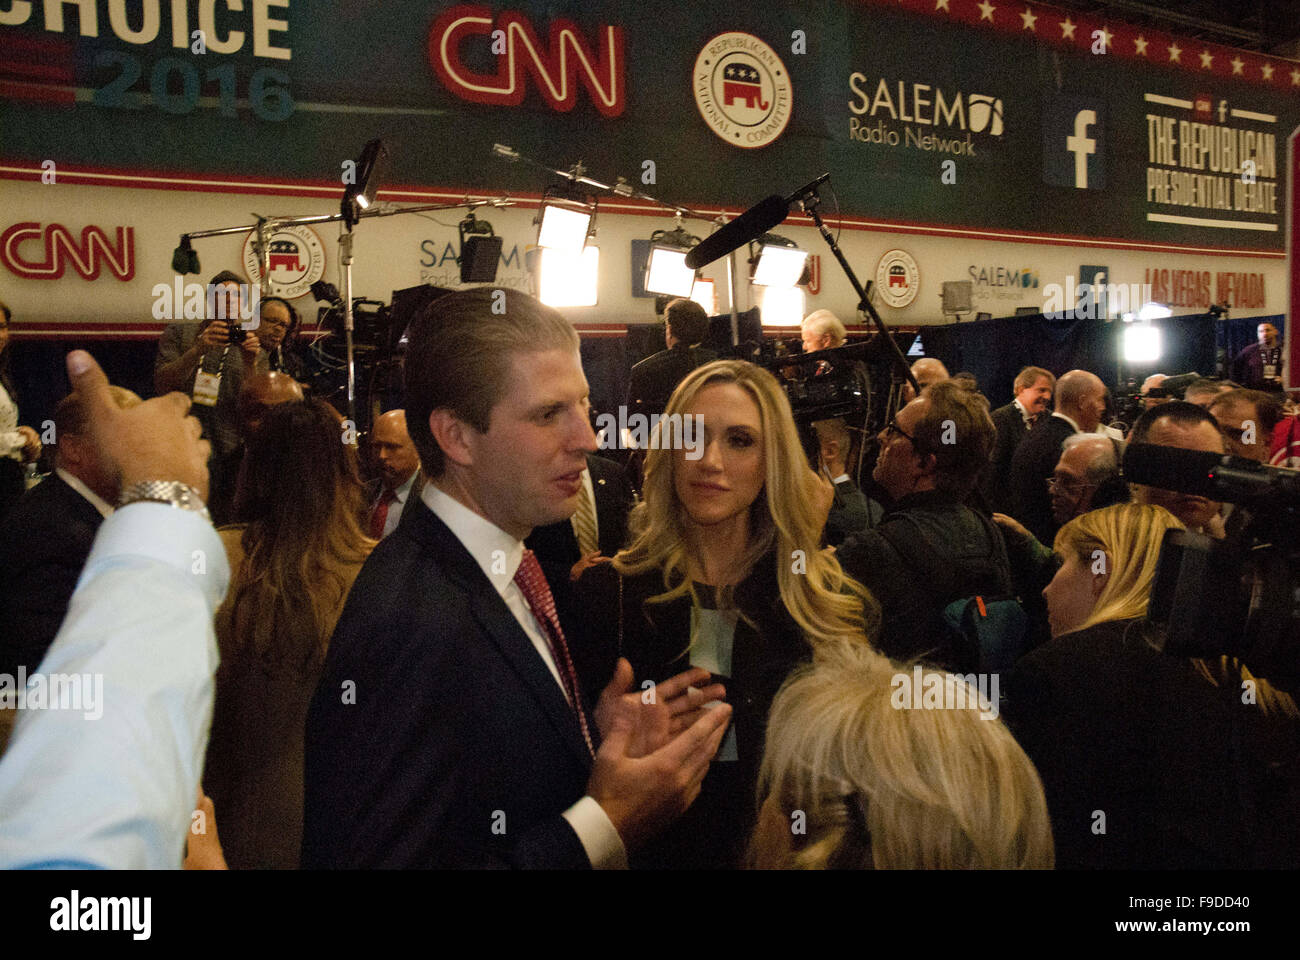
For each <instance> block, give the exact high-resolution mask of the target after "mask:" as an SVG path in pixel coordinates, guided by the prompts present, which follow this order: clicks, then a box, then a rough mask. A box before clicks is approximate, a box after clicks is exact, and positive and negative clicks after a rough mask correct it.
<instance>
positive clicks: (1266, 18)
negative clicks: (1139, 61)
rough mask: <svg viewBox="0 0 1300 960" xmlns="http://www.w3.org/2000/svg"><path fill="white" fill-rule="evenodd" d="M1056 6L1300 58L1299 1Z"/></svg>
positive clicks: (1078, 1)
mask: <svg viewBox="0 0 1300 960" xmlns="http://www.w3.org/2000/svg"><path fill="white" fill-rule="evenodd" d="M1052 6H1055V7H1060V8H1062V9H1065V10H1077V11H1079V12H1081V13H1089V14H1093V15H1095V16H1102V17H1104V16H1113V17H1115V18H1116V19H1119V20H1124V21H1126V22H1128V23H1132V24H1136V25H1140V26H1149V27H1153V28H1155V29H1158V30H1167V31H1169V32H1170V33H1176V34H1178V35H1180V36H1187V37H1193V38H1195V39H1198V40H1205V41H1207V42H1211V43H1222V44H1225V45H1227V46H1232V47H1240V48H1242V49H1244V50H1256V51H1259V52H1261V53H1271V54H1276V55H1278V56H1289V57H1296V56H1300V49H1298V48H1300V0H1150V2H1147V0H1052Z"/></svg>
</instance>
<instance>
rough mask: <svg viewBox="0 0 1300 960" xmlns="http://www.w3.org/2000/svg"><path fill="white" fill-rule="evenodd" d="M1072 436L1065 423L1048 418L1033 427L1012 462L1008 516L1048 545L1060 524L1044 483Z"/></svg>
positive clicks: (1072, 429)
mask: <svg viewBox="0 0 1300 960" xmlns="http://www.w3.org/2000/svg"><path fill="white" fill-rule="evenodd" d="M1074 432H1075V431H1074V427H1072V426H1070V424H1069V422H1068V421H1066V420H1063V419H1061V418H1060V417H1047V418H1046V419H1044V420H1041V421H1039V422H1038V423H1036V424H1034V429H1032V430H1030V431H1029V436H1027V437H1025V439H1024V440H1023V441H1022V442H1021V444H1020V446H1019V447H1018V448H1017V449H1016V452H1015V455H1014V456H1013V457H1012V458H1011V475H1010V477H1009V478H1008V479H1009V483H1008V486H1009V487H1010V491H1011V515H1012V516H1013V517H1015V518H1016V519H1017V520H1019V521H1020V522H1021V523H1023V524H1024V525H1025V526H1026V527H1028V528H1029V532H1030V533H1032V534H1033V535H1034V536H1035V537H1037V538H1038V539H1039V540H1040V541H1042V542H1043V543H1045V544H1049V545H1050V544H1051V543H1052V541H1053V540H1055V539H1056V531H1057V530H1059V529H1060V524H1058V523H1057V522H1056V520H1055V519H1054V518H1053V517H1052V498H1051V496H1050V495H1049V494H1048V492H1047V481H1048V480H1049V479H1050V478H1051V476H1052V474H1053V473H1054V472H1055V471H1056V464H1057V463H1058V462H1059V461H1060V459H1061V444H1063V443H1065V440H1066V438H1067V437H1069V436H1072V435H1073V434H1074Z"/></svg>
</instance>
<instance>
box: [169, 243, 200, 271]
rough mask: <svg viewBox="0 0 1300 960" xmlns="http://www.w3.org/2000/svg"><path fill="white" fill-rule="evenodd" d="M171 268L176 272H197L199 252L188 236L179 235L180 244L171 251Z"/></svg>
mask: <svg viewBox="0 0 1300 960" xmlns="http://www.w3.org/2000/svg"><path fill="white" fill-rule="evenodd" d="M172 269H173V270H175V271H176V272H177V273H182V274H184V273H198V272H199V252H198V251H197V250H195V249H194V245H193V244H192V243H191V242H190V238H189V237H188V236H184V235H182V236H181V242H180V246H178V247H177V248H176V249H175V250H173V251H172Z"/></svg>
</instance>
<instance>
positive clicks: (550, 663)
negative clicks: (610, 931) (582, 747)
mask: <svg viewBox="0 0 1300 960" xmlns="http://www.w3.org/2000/svg"><path fill="white" fill-rule="evenodd" d="M420 499H421V500H423V501H424V504H425V506H427V507H428V508H429V509H430V510H432V511H433V513H434V515H435V516H436V517H437V518H438V519H439V520H441V521H442V522H443V523H445V524H446V525H447V528H448V529H449V530H451V532H452V534H453V535H454V536H455V537H456V539H457V540H459V541H460V542H461V545H462V546H464V548H465V549H466V550H468V551H469V554H470V556H471V557H473V558H474V561H475V562H476V563H477V564H478V565H479V568H480V569H481V570H482V571H483V575H484V576H485V577H487V578H488V580H489V581H490V582H491V584H492V586H494V587H495V588H496V591H497V593H498V594H500V595H501V599H502V600H504V601H505V604H506V606H507V607H509V608H510V612H511V614H513V615H514V618H515V620H516V621H518V623H519V626H520V627H521V628H522V629H523V631H524V633H525V634H526V635H527V636H528V639H529V640H530V641H532V644H533V649H535V650H536V651H537V655H538V656H539V657H541V658H542V662H543V663H545V664H546V669H548V670H549V671H550V672H551V676H552V677H554V678H555V683H556V684H557V685H558V686H559V688H560V691H561V692H562V693H564V697H565V699H566V700H567V699H568V693H567V692H565V691H564V684H563V683H562V682H561V681H560V671H559V669H558V668H557V667H556V665H555V658H554V657H552V656H551V647H550V644H549V643H547V641H546V637H545V635H544V634H543V633H542V628H541V627H540V625H539V624H538V623H537V618H536V617H534V616H533V611H532V610H531V609H530V608H529V606H528V601H527V600H526V599H525V598H524V594H523V591H522V590H520V589H519V585H518V584H516V583H515V572H516V571H517V570H518V569H519V564H520V562H522V560H523V557H524V542H523V541H522V540H516V539H515V538H514V537H512V536H511V535H510V534H508V533H506V532H505V531H504V530H502V529H501V528H500V527H498V526H497V525H496V524H494V523H492V522H491V521H490V520H487V519H486V518H484V517H481V516H479V515H478V514H477V513H475V512H474V511H473V510H471V509H470V508H469V507H467V506H465V505H464V504H463V503H461V502H460V501H459V500H456V499H455V498H454V497H452V496H450V495H449V494H447V493H445V492H443V490H442V489H441V488H439V487H438V485H437V483H435V482H432V481H430V482H429V483H426V484H425V485H424V490H423V491H422V492H421V494H420ZM562 815H563V817H564V819H565V820H567V821H568V822H569V826H571V827H572V828H573V832H574V833H576V834H577V835H578V839H579V840H580V841H581V842H582V847H583V849H584V850H585V851H586V852H587V859H588V860H590V861H591V865H592V867H594V868H595V869H597V870H602V869H626V868H627V850H626V848H625V847H624V846H623V840H622V838H621V837H620V836H619V835H618V831H617V830H616V829H615V828H614V824H613V823H612V822H611V821H610V819H609V816H608V815H607V814H606V813H605V811H604V810H603V809H602V808H601V806H600V804H599V803H597V802H596V801H595V800H594V799H592V798H591V797H583V798H582V799H581V800H579V801H578V802H577V803H575V804H574V805H573V806H571V807H569V809H568V810H565V811H564V813H563V814H562Z"/></svg>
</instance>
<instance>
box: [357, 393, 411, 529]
mask: <svg viewBox="0 0 1300 960" xmlns="http://www.w3.org/2000/svg"><path fill="white" fill-rule="evenodd" d="M370 453H371V455H372V456H373V457H374V462H375V467H376V468H377V469H378V471H379V494H378V496H376V497H375V499H374V502H373V503H372V504H371V506H370V530H369V533H370V535H371V536H372V537H374V538H375V539H376V540H382V539H383V538H384V537H386V536H388V535H389V534H390V533H392V532H393V531H394V530H396V529H397V522H398V521H399V520H400V519H401V518H402V508H403V507H405V506H406V501H407V500H408V499H409V498H410V496H411V491H412V490H414V491H415V492H416V493H417V494H418V493H419V492H420V488H421V487H423V486H424V484H423V483H422V482H421V480H420V477H419V473H420V456H419V454H417V453H416V452H415V444H413V443H412V442H411V437H410V434H408V433H407V432H406V411H405V410H389V411H388V412H387V413H385V414H384V415H383V416H381V417H380V418H379V419H378V420H376V421H375V427H374V429H373V430H372V431H371V432H370Z"/></svg>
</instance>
